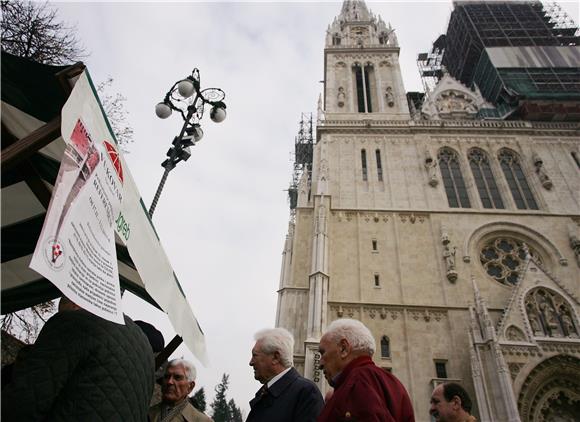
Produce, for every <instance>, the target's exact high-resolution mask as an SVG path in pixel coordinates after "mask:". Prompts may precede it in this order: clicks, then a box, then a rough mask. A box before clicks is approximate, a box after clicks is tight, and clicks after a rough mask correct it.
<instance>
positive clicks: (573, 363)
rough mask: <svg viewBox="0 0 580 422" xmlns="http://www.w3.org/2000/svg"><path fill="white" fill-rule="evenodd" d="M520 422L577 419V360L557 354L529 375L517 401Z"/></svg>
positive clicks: (579, 381)
mask: <svg viewBox="0 0 580 422" xmlns="http://www.w3.org/2000/svg"><path fill="white" fill-rule="evenodd" d="M518 409H519V413H520V416H521V420H522V421H526V422H527V421H534V422H552V421H554V422H556V421H578V420H580V359H578V358H576V357H573V356H568V355H558V356H555V357H552V358H549V359H546V360H545V361H543V362H542V363H540V364H539V365H538V366H536V367H535V368H534V369H533V370H532V371H531V372H530V374H529V375H528V377H527V379H526V381H525V382H524V384H523V386H522V390H521V392H520V396H519V399H518Z"/></svg>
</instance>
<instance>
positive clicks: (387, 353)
mask: <svg viewBox="0 0 580 422" xmlns="http://www.w3.org/2000/svg"><path fill="white" fill-rule="evenodd" d="M381 357H382V358H390V357H391V343H390V341H389V338H388V337H387V336H383V337H382V338H381Z"/></svg>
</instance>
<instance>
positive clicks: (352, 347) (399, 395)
mask: <svg viewBox="0 0 580 422" xmlns="http://www.w3.org/2000/svg"><path fill="white" fill-rule="evenodd" d="M319 352H320V367H321V368H322V370H323V371H324V376H325V377H326V380H327V381H328V383H329V384H330V385H331V386H332V387H334V393H333V394H332V396H331V397H330V399H329V400H328V401H327V402H326V405H325V407H324V409H323V410H322V414H321V415H320V417H319V418H318V421H319V422H333V421H344V420H353V421H355V420H356V421H365V422H413V421H414V420H415V417H414V415H413V407H412V406H411V400H410V399H409V395H408V394H407V391H406V390H405V387H403V384H401V382H400V381H399V380H398V379H397V378H395V376H394V375H392V374H390V373H389V372H386V371H384V370H382V369H381V368H379V367H378V366H376V365H375V364H374V362H373V360H372V359H371V357H372V355H373V354H374V352H375V339H374V338H373V336H372V334H371V332H370V331H369V329H368V328H367V327H365V326H364V325H363V324H362V323H361V322H360V321H356V320H352V319H339V320H336V321H334V322H332V323H331V324H330V325H329V326H328V328H327V330H326V332H325V333H324V335H323V336H322V338H321V339H320V345H319Z"/></svg>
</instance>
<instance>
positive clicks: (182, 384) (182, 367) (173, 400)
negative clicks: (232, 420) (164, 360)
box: [149, 359, 211, 422]
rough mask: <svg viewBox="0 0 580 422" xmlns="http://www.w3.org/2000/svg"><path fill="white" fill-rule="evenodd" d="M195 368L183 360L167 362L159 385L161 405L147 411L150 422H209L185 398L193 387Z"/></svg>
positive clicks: (208, 419)
mask: <svg viewBox="0 0 580 422" xmlns="http://www.w3.org/2000/svg"><path fill="white" fill-rule="evenodd" d="M195 375H196V372H195V366H193V364H192V363H191V362H188V361H186V360H184V359H173V360H171V361H169V363H168V364H167V367H166V368H165V374H164V375H163V383H162V385H161V394H162V399H161V400H162V401H161V403H159V404H157V405H155V406H153V407H151V409H149V420H150V421H151V422H182V421H187V422H211V419H210V418H209V417H208V416H206V415H204V414H203V413H201V412H200V411H199V410H197V409H196V408H195V407H193V406H192V405H191V404H190V403H189V400H188V398H187V396H188V395H189V393H191V392H192V391H193V387H195Z"/></svg>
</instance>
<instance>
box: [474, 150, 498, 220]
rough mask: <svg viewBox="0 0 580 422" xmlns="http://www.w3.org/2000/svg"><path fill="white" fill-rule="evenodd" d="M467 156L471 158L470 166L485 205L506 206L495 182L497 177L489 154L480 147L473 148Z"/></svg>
mask: <svg viewBox="0 0 580 422" xmlns="http://www.w3.org/2000/svg"><path fill="white" fill-rule="evenodd" d="M467 158H468V159H469V166H470V167H471V172H472V173H473V178H474V179H475V184H476V185H477V191H478V192H479V197H480V198H481V203H482V205H483V207H484V208H499V209H503V208H505V207H504V205H503V201H502V199H501V195H500V193H499V189H498V188H497V184H496V183H495V177H493V173H492V172H491V167H490V166H489V158H488V157H487V154H486V153H485V152H483V151H482V150H480V149H478V148H473V149H472V150H470V151H469V153H468V154H467Z"/></svg>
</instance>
